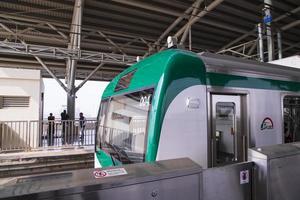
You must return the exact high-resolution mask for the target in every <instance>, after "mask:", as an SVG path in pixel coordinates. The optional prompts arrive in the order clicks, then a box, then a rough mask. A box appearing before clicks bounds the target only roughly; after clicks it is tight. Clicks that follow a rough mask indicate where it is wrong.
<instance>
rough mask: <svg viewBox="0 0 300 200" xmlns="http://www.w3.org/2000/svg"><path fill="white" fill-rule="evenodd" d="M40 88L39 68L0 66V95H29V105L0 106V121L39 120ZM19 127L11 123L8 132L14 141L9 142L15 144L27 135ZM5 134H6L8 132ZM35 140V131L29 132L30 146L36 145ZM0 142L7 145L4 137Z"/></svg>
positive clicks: (41, 87)
mask: <svg viewBox="0 0 300 200" xmlns="http://www.w3.org/2000/svg"><path fill="white" fill-rule="evenodd" d="M42 90H43V83H42V79H41V72H40V70H28V69H12V68H0V96H26V97H30V100H29V107H12V108H1V109H0V121H29V120H39V119H40V117H41V113H42V102H41V91H42ZM8 126H10V125H8ZM19 129H20V128H18V130H16V125H14V126H12V125H11V127H10V131H9V134H13V139H14V141H13V142H12V141H9V143H13V144H14V145H16V144H18V143H20V142H21V141H20V140H25V137H27V136H25V135H24V130H19ZM24 129H25V128H24ZM6 132H7V131H6ZM20 132H22V133H20ZM5 134H6V135H5V136H7V134H8V133H5ZM5 136H2V137H5ZM7 138H8V137H7ZM37 141H38V137H37V132H35V133H30V146H31V147H36V146H37ZM2 143H4V144H5V145H9V144H7V143H8V142H7V140H6V139H3V141H2ZM2 145H3V144H2ZM10 145H11V144H10Z"/></svg>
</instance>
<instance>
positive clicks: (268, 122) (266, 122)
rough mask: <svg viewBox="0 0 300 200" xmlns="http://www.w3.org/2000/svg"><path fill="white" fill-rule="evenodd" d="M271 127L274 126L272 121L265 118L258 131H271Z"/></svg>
mask: <svg viewBox="0 0 300 200" xmlns="http://www.w3.org/2000/svg"><path fill="white" fill-rule="evenodd" d="M273 127H274V125H273V121H272V119H271V118H269V117H266V118H265V119H264V120H263V121H262V123H261V125H260V130H265V129H273Z"/></svg>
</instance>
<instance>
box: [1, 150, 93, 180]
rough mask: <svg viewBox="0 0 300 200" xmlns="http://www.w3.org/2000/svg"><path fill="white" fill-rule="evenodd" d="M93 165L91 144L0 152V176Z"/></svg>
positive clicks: (56, 170)
mask: <svg viewBox="0 0 300 200" xmlns="http://www.w3.org/2000/svg"><path fill="white" fill-rule="evenodd" d="M93 167H94V147H93V146H91V147H84V148H83V147H82V148H76V147H70V148H59V149H40V150H39V151H32V152H10V153H1V154H0V178H5V177H14V176H20V175H30V174H40V173H49V172H58V171H65V170H75V169H83V168H93Z"/></svg>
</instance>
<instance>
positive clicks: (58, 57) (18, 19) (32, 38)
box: [0, 0, 300, 80]
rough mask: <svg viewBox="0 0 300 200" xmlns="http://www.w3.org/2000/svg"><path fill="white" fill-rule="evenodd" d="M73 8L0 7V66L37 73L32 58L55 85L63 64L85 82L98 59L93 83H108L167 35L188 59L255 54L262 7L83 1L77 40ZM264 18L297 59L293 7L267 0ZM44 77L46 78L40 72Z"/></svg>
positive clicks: (38, 1) (221, 0)
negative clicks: (70, 63) (74, 40)
mask: <svg viewBox="0 0 300 200" xmlns="http://www.w3.org/2000/svg"><path fill="white" fill-rule="evenodd" d="M74 5H75V0H1V2H0V39H1V42H0V53H1V54H0V66H3V67H24V68H41V64H40V63H38V62H37V60H36V59H35V58H34V57H33V56H31V55H29V53H31V54H33V52H34V53H35V55H37V56H39V57H40V58H42V60H43V62H44V64H45V65H47V66H48V67H49V69H51V71H52V72H53V74H55V75H56V76H58V77H60V78H62V77H65V70H66V59H67V58H68V57H70V56H71V57H72V56H73V57H74V58H79V57H80V59H78V64H77V72H76V77H77V78H85V77H87V76H88V75H89V74H90V72H91V71H92V70H94V69H95V68H96V67H97V66H98V65H99V63H100V62H101V61H104V60H105V61H106V62H105V64H104V65H101V67H99V69H101V70H98V71H97V72H96V73H95V74H94V75H93V78H94V79H98V80H110V79H111V78H112V77H113V76H115V75H116V74H117V73H119V72H120V71H122V70H123V69H124V68H125V67H126V64H129V63H132V62H134V60H135V57H136V56H141V57H142V56H145V55H146V56H147V55H149V54H152V53H154V52H156V51H158V50H160V49H162V48H164V47H165V45H166V38H167V36H168V35H176V36H181V35H183V34H185V35H186V36H187V39H186V41H185V42H184V43H183V44H184V45H185V46H186V48H187V49H188V48H191V49H192V50H193V51H195V52H201V51H209V52H215V53H223V54H229V55H235V56H240V57H246V58H249V59H256V58H257V55H258V53H257V51H256V49H257V31H256V25H257V24H258V23H260V22H262V18H263V17H262V9H263V8H264V2H263V0H251V1H246V0H172V1H170V0H84V1H83V13H82V19H81V20H82V23H81V25H80V28H81V32H80V33H72V30H71V25H72V23H73V20H72V19H73V12H74ZM271 12H272V18H273V21H272V26H273V29H274V30H280V32H281V34H282V51H283V56H284V57H286V56H291V55H295V54H297V53H298V52H299V50H300V29H299V25H300V1H297V0H280V1H274V0H273V2H272V5H271ZM191 21H193V23H191V24H189V23H190V22H191ZM188 25H191V26H190V27H191V29H190V33H188V32H189V31H185V30H187V29H186V28H187V27H188ZM179 32H181V34H178V33H179ZM72 34H80V40H81V45H80V49H81V51H80V52H78V51H75V50H74V49H70V48H68V45H69V44H70V35H72ZM189 36H190V37H189ZM178 39H179V40H181V38H180V37H178ZM188 40H190V41H191V42H190V45H189V42H188ZM275 46H276V45H275ZM275 53H276V51H275ZM43 75H44V76H49V74H48V72H47V70H43Z"/></svg>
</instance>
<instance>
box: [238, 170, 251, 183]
mask: <svg viewBox="0 0 300 200" xmlns="http://www.w3.org/2000/svg"><path fill="white" fill-rule="evenodd" d="M246 183H249V170H244V171H240V184H241V185H242V184H246Z"/></svg>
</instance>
